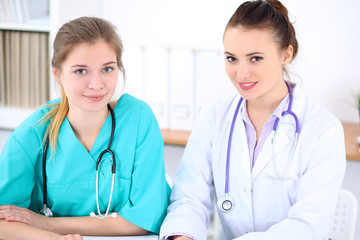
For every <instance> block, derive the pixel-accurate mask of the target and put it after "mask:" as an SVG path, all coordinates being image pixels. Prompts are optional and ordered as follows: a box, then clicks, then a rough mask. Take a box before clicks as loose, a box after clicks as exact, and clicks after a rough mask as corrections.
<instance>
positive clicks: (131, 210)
mask: <svg viewBox="0 0 360 240" xmlns="http://www.w3.org/2000/svg"><path fill="white" fill-rule="evenodd" d="M121 55H122V43H121V40H120V39H119V36H118V35H117V34H116V32H115V29H114V27H113V26H112V25H111V24H110V23H109V22H107V21H104V20H102V19H99V18H93V17H82V18H78V19H75V20H73V21H70V22H68V23H66V24H64V25H63V26H62V27H61V28H60V30H59V32H58V33H57V35H56V38H55V41H54V55H53V59H52V69H53V70H52V73H53V76H54V78H55V79H56V81H57V82H58V84H59V86H60V90H61V98H60V99H57V100H53V101H51V102H49V103H47V104H46V105H45V106H43V107H41V108H40V109H38V110H37V111H36V112H34V113H33V114H32V115H31V116H30V117H29V118H28V119H26V120H25V121H24V122H23V123H22V124H21V125H20V126H19V127H18V128H17V129H16V130H15V131H14V132H13V133H12V134H11V135H10V136H9V138H8V140H7V143H6V145H5V147H4V149H3V151H2V153H1V155H0V176H1V177H0V239H24V238H26V239H82V238H81V235H143V234H147V233H156V234H157V233H158V232H159V228H160V225H161V223H162V221H163V218H164V217H165V213H166V208H167V206H168V198H169V192H170V188H169V186H168V184H167V183H166V178H165V167H164V161H163V139H162V136H161V133H160V130H159V126H158V123H157V121H156V119H155V116H154V114H153V113H152V111H151V109H150V108H149V106H148V105H147V104H146V103H144V102H143V101H141V100H138V99H136V98H134V97H132V96H130V95H128V94H123V95H122V96H121V97H120V98H119V99H118V100H117V101H112V100H111V98H112V96H113V94H114V92H115V88H116V85H117V83H118V75H119V72H122V73H124V71H123V65H122V62H121ZM108 105H109V106H108ZM110 107H111V109H113V112H114V119H115V124H114V126H115V129H114V137H113V139H112V143H111V146H110V149H111V150H112V151H113V152H114V157H115V159H116V169H115V170H116V174H115V181H114V190H113V193H112V201H111V205H110V208H109V216H114V215H115V214H114V213H116V217H106V218H98V217H94V215H95V214H96V215H97V214H98V207H97V201H96V162H97V158H98V157H99V155H100V153H101V152H102V151H103V150H105V149H107V147H108V144H109V140H110V133H111V132H112V127H113V123H112V120H113V117H112V116H111V114H110ZM47 138H48V139H49V144H48V146H49V150H48V151H47V154H46V173H45V174H46V176H47V183H46V189H47V196H46V200H47V206H48V207H49V208H50V209H51V210H52V212H53V217H46V216H43V215H41V214H39V212H40V211H41V210H42V208H43V174H42V161H43V156H42V155H43V152H44V145H45V144H44V143H45V142H46V139H47ZM112 163H113V160H112V157H111V155H110V154H108V153H106V154H104V156H103V157H102V160H101V162H100V164H99V169H98V205H99V210H100V213H101V214H104V213H105V212H106V209H107V206H108V203H109V199H110V197H109V196H110V192H111V185H112V170H111V167H112ZM92 212H94V213H95V214H94V213H92ZM90 213H92V214H91V215H92V216H90ZM97 216H98V215H97Z"/></svg>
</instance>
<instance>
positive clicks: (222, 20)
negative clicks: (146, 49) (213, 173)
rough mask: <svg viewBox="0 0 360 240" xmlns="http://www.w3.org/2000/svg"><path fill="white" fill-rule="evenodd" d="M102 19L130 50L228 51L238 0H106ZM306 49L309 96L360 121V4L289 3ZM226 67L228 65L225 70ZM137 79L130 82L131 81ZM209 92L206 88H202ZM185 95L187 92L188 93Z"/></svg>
mask: <svg viewBox="0 0 360 240" xmlns="http://www.w3.org/2000/svg"><path fill="white" fill-rule="evenodd" d="M103 2H104V4H103V6H102V11H103V13H102V15H103V16H104V17H105V18H107V19H109V20H110V21H112V22H113V23H114V24H115V25H116V26H117V27H118V29H119V32H120V34H121V37H122V39H123V41H124V43H125V51H126V46H127V45H160V46H182V47H189V48H201V49H216V50H219V51H222V35H223V31H224V27H225V24H226V22H227V21H228V19H229V17H230V16H231V15H232V13H233V12H234V11H235V9H236V7H237V6H238V5H239V4H240V3H241V2H242V1H235V0H227V1H220V0H208V1H206V0H195V1H194V0H183V1H175V0H136V1H127V0H104V1H103ZM283 3H284V4H285V6H287V8H288V10H289V13H290V19H291V20H293V22H294V26H295V29H296V31H297V36H298V40H299V44H300V51H299V55H298V58H297V59H296V61H295V62H294V64H293V68H294V70H293V71H294V73H295V74H296V75H297V76H299V78H297V77H296V76H294V77H293V79H294V80H295V81H296V82H301V84H302V87H303V89H304V90H305V92H306V94H307V95H308V96H309V97H310V98H312V99H313V100H315V101H316V102H318V103H319V104H320V105H322V106H324V107H326V108H327V109H329V110H330V111H332V112H333V113H334V114H336V115H337V116H338V117H339V118H340V120H342V121H350V122H357V121H358V115H357V110H356V108H355V107H354V106H351V103H354V101H353V98H352V93H353V92H354V91H360V73H359V71H358V68H359V67H360V62H359V60H358V56H359V55H360V44H359V42H360V31H358V30H357V29H358V26H357V25H358V24H359V23H360V14H358V13H357V9H359V8H360V1H357V0H344V1H341V2H339V1H335V0H317V1H312V0H303V1H292V0H283ZM221 67H222V66H221ZM131 81H132V79H128V82H131ZM202 87H204V88H205V87H206V86H202ZM184 94H185V93H184Z"/></svg>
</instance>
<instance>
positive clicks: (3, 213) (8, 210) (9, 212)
mask: <svg viewBox="0 0 360 240" xmlns="http://www.w3.org/2000/svg"><path fill="white" fill-rule="evenodd" d="M0 219H5V220H6V221H8V222H22V223H26V224H29V225H31V226H33V227H36V228H40V229H44V230H49V228H50V227H49V224H50V221H51V219H50V218H48V217H45V216H43V215H41V214H38V213H35V212H33V211H31V210H29V209H27V208H21V207H16V206H12V205H3V206H0ZM74 239H75V238H74Z"/></svg>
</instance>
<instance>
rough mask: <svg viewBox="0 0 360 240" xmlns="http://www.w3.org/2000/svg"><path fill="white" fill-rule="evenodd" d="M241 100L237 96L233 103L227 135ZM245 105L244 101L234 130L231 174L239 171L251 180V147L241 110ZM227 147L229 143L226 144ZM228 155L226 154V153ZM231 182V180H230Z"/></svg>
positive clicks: (233, 174)
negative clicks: (249, 146)
mask: <svg viewBox="0 0 360 240" xmlns="http://www.w3.org/2000/svg"><path fill="white" fill-rule="evenodd" d="M239 100H240V96H238V97H236V98H235V99H234V101H233V103H232V106H231V109H230V113H231V114H229V116H228V124H229V130H228V133H227V136H229V135H228V134H229V132H230V126H231V122H232V119H233V116H234V115H233V114H234V112H235V108H236V105H237V103H238V101H239ZM243 107H244V101H243V102H242V104H241V106H240V110H239V112H238V116H237V119H236V122H235V126H234V132H233V137H232V143H231V151H230V153H231V155H230V176H237V175H238V174H239V172H241V174H244V176H243V177H244V178H246V179H247V180H249V182H250V181H251V169H250V159H249V148H248V143H247V135H246V131H245V124H244V121H243V120H242V116H241V110H242V108H243ZM226 148H227V144H226ZM225 156H226V155H225ZM230 182H231V181H230Z"/></svg>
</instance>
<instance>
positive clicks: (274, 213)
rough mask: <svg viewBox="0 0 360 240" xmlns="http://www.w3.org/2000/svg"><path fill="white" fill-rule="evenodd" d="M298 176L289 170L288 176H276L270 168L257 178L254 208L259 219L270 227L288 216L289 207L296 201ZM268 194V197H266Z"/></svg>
mask: <svg viewBox="0 0 360 240" xmlns="http://www.w3.org/2000/svg"><path fill="white" fill-rule="evenodd" d="M297 181H298V178H297V176H296V175H293V174H290V172H288V175H287V178H283V179H279V178H277V177H274V172H273V169H271V168H268V169H267V171H264V172H263V173H262V174H261V175H260V176H259V177H258V178H257V179H256V183H255V185H254V190H253V199H254V204H255V206H254V209H256V210H255V211H256V215H257V216H258V219H262V220H261V221H264V223H263V224H265V225H266V226H268V227H270V226H271V225H273V224H274V223H277V222H279V221H281V220H283V219H285V218H287V215H288V211H289V208H290V207H291V206H292V205H293V204H294V203H295V196H296V194H295V193H296V186H297ZM264 196H266V197H264Z"/></svg>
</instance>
